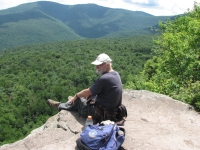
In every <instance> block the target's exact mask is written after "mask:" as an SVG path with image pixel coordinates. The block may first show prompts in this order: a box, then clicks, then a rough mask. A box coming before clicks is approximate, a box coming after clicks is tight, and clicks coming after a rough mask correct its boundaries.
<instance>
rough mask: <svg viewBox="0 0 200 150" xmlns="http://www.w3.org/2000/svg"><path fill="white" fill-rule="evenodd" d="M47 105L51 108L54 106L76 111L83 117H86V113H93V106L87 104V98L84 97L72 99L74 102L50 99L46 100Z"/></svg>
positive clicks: (59, 108)
mask: <svg viewBox="0 0 200 150" xmlns="http://www.w3.org/2000/svg"><path fill="white" fill-rule="evenodd" d="M68 100H70V97H68ZM47 103H48V105H49V106H50V107H51V108H55V109H58V110H59V111H60V110H68V111H77V112H78V113H79V115H81V116H82V117H84V118H87V116H88V115H92V116H93V114H94V106H91V105H87V100H86V99H85V98H79V99H77V100H75V101H74V104H72V103H70V102H66V103H61V102H57V101H54V100H51V99H48V100H47Z"/></svg>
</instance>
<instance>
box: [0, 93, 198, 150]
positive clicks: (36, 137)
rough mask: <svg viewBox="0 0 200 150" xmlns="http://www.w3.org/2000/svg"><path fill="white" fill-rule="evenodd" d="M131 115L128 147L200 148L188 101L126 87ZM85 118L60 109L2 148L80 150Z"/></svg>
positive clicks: (195, 120)
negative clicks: (40, 124) (41, 124)
mask: <svg viewBox="0 0 200 150" xmlns="http://www.w3.org/2000/svg"><path fill="white" fill-rule="evenodd" d="M123 104H124V105H125V106H126V107H127V110H128V118H127V119H126V122H125V125H124V128H125V129H126V139H125V142H124V143H123V145H122V146H123V147H124V149H127V150H199V149H200V114H199V113H197V112H195V111H194V110H193V108H192V107H191V106H189V105H187V104H185V103H182V102H180V101H176V100H174V99H172V98H170V97H168V96H165V95H162V94H157V93H153V92H149V91H143V90H138V91H136V90H124V91H123ZM84 123H85V119H84V118H82V117H79V116H78V114H77V113H75V112H68V111H65V110H62V111H60V112H59V113H58V114H56V115H55V116H52V117H51V118H49V119H48V120H47V122H46V123H45V124H44V125H43V126H41V127H39V128H37V129H35V130H33V131H32V132H31V133H30V134H29V135H28V136H27V137H26V138H24V139H22V140H20V141H17V142H15V143H12V144H6V145H3V146H1V147H0V150H78V149H77V148H76V142H75V141H76V139H78V138H79V135H80V132H81V131H82V130H83V126H84Z"/></svg>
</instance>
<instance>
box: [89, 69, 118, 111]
mask: <svg viewBox="0 0 200 150" xmlns="http://www.w3.org/2000/svg"><path fill="white" fill-rule="evenodd" d="M90 91H91V92H92V95H97V96H96V101H97V102H98V103H99V104H101V105H103V106H107V107H110V108H115V107H117V106H119V105H121V103H122V82H121V78H120V75H119V73H118V72H116V71H111V72H108V73H105V74H103V75H102V76H100V77H99V78H98V79H97V80H96V81H95V83H94V84H93V85H92V86H91V87H90Z"/></svg>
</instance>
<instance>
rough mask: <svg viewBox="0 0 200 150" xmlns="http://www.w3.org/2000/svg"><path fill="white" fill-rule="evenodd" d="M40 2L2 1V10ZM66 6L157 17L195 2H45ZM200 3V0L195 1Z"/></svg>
mask: <svg viewBox="0 0 200 150" xmlns="http://www.w3.org/2000/svg"><path fill="white" fill-rule="evenodd" d="M34 1H39V0H0V9H6V8H10V7H14V6H17V5H19V4H23V3H29V2H34ZM43 1H53V2H57V3H60V4H65V5H74V4H87V3H95V4H98V5H100V6H106V7H111V8H123V9H128V10H132V11H144V12H147V13H150V14H152V15H156V16H172V15H178V14H183V13H184V12H187V9H192V8H193V4H194V1H193V0H43ZM195 1H196V2H200V0H195Z"/></svg>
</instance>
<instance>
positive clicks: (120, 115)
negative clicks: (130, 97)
mask: <svg viewBox="0 0 200 150" xmlns="http://www.w3.org/2000/svg"><path fill="white" fill-rule="evenodd" d="M127 116H128V114H127V109H126V106H124V105H123V104H121V105H120V106H119V107H118V110H117V116H116V119H117V120H118V121H121V120H124V119H125V118H126V117H127Z"/></svg>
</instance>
